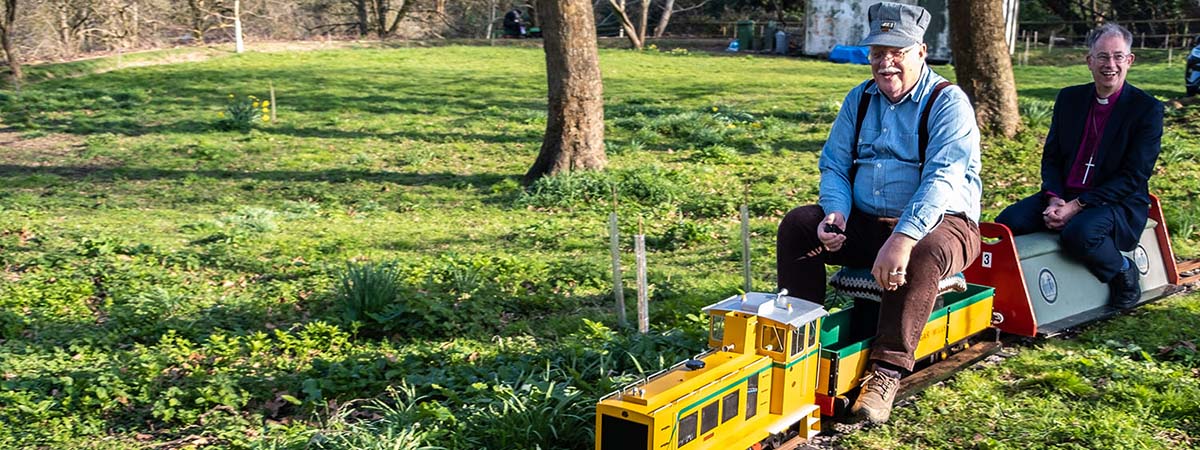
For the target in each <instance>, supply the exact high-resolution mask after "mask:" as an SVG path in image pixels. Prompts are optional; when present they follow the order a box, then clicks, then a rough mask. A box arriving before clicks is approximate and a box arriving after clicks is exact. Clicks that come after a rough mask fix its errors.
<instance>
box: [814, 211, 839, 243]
mask: <svg viewBox="0 0 1200 450" xmlns="http://www.w3.org/2000/svg"><path fill="white" fill-rule="evenodd" d="M828 225H833V226H835V227H837V229H838V230H842V232H841V233H838V232H829V231H825V227H826V226H828ZM845 230H846V218H845V217H842V215H841V214H840V213H832V214H830V215H828V216H825V220H822V221H821V223H819V224H817V239H820V240H821V244H823V245H825V250H828V251H830V252H836V251H838V250H841V249H842V244H844V243H845V242H846V234H845Z"/></svg>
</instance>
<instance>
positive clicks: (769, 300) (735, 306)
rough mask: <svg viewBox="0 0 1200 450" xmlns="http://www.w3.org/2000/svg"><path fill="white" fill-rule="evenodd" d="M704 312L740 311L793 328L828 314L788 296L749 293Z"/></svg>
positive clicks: (808, 302)
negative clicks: (777, 301)
mask: <svg viewBox="0 0 1200 450" xmlns="http://www.w3.org/2000/svg"><path fill="white" fill-rule="evenodd" d="M777 297H778V298H780V300H781V302H780V303H781V304H780V305H778V306H777V305H776V302H775V300H776V298H777ZM704 311H705V312H708V311H722V312H729V311H740V312H744V313H748V314H754V315H756V316H758V317H762V318H766V319H771V320H774V321H776V322H779V323H785V324H787V325H788V326H793V327H797V326H800V325H803V324H806V323H808V322H811V321H813V320H816V319H817V318H818V317H823V316H825V315H826V314H827V313H826V312H825V308H822V307H821V305H818V304H816V303H813V302H810V301H807V300H801V299H799V298H796V297H791V296H788V295H786V294H784V295H783V296H782V297H780V296H779V295H776V294H771V293H766V292H749V293H746V294H742V295H733V296H730V297H729V298H727V299H725V300H721V301H719V302H717V303H713V304H711V305H708V306H705V307H704Z"/></svg>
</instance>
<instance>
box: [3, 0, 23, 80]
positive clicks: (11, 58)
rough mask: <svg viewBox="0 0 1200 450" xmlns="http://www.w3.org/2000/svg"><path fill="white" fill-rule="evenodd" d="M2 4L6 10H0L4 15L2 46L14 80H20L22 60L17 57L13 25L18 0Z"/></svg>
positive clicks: (15, 18)
mask: <svg viewBox="0 0 1200 450" xmlns="http://www.w3.org/2000/svg"><path fill="white" fill-rule="evenodd" d="M0 5H3V6H4V10H3V11H0V13H3V16H0V48H2V49H3V50H4V60H5V61H8V70H9V73H10V74H11V76H12V79H13V81H15V82H20V81H21V78H22V74H21V60H20V58H18V57H17V50H16V46H15V45H13V26H14V25H15V24H16V22H17V0H4V1H3V3H0Z"/></svg>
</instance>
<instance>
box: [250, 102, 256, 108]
mask: <svg viewBox="0 0 1200 450" xmlns="http://www.w3.org/2000/svg"><path fill="white" fill-rule="evenodd" d="M250 106H251V107H252V108H258V102H254V103H251V104H250Z"/></svg>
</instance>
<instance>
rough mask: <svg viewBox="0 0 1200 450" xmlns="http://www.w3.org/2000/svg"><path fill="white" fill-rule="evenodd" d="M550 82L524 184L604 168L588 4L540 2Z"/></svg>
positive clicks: (601, 108)
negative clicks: (542, 130) (537, 146)
mask: <svg viewBox="0 0 1200 450" xmlns="http://www.w3.org/2000/svg"><path fill="white" fill-rule="evenodd" d="M538 13H539V14H540V16H541V18H542V25H543V26H542V36H543V39H544V42H545V49H546V80H547V82H548V84H549V89H548V92H549V102H548V105H547V108H548V111H547V112H548V118H547V121H546V136H545V138H544V139H543V141H542V149H541V152H539V153H538V157H537V161H536V162H534V163H533V167H530V168H529V172H527V173H526V174H525V179H524V182H525V184H531V183H533V182H534V181H535V180H537V179H538V178H541V177H542V176H544V175H554V174H558V173H563V172H570V171H572V170H589V169H595V170H599V169H603V168H604V166H605V164H607V163H608V161H607V158H606V157H605V155H604V96H603V91H604V89H603V84H602V83H601V81H600V62H599V58H598V56H597V52H596V23H595V18H594V17H593V15H592V14H593V13H592V3H591V1H589V0H557V1H542V2H538Z"/></svg>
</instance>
